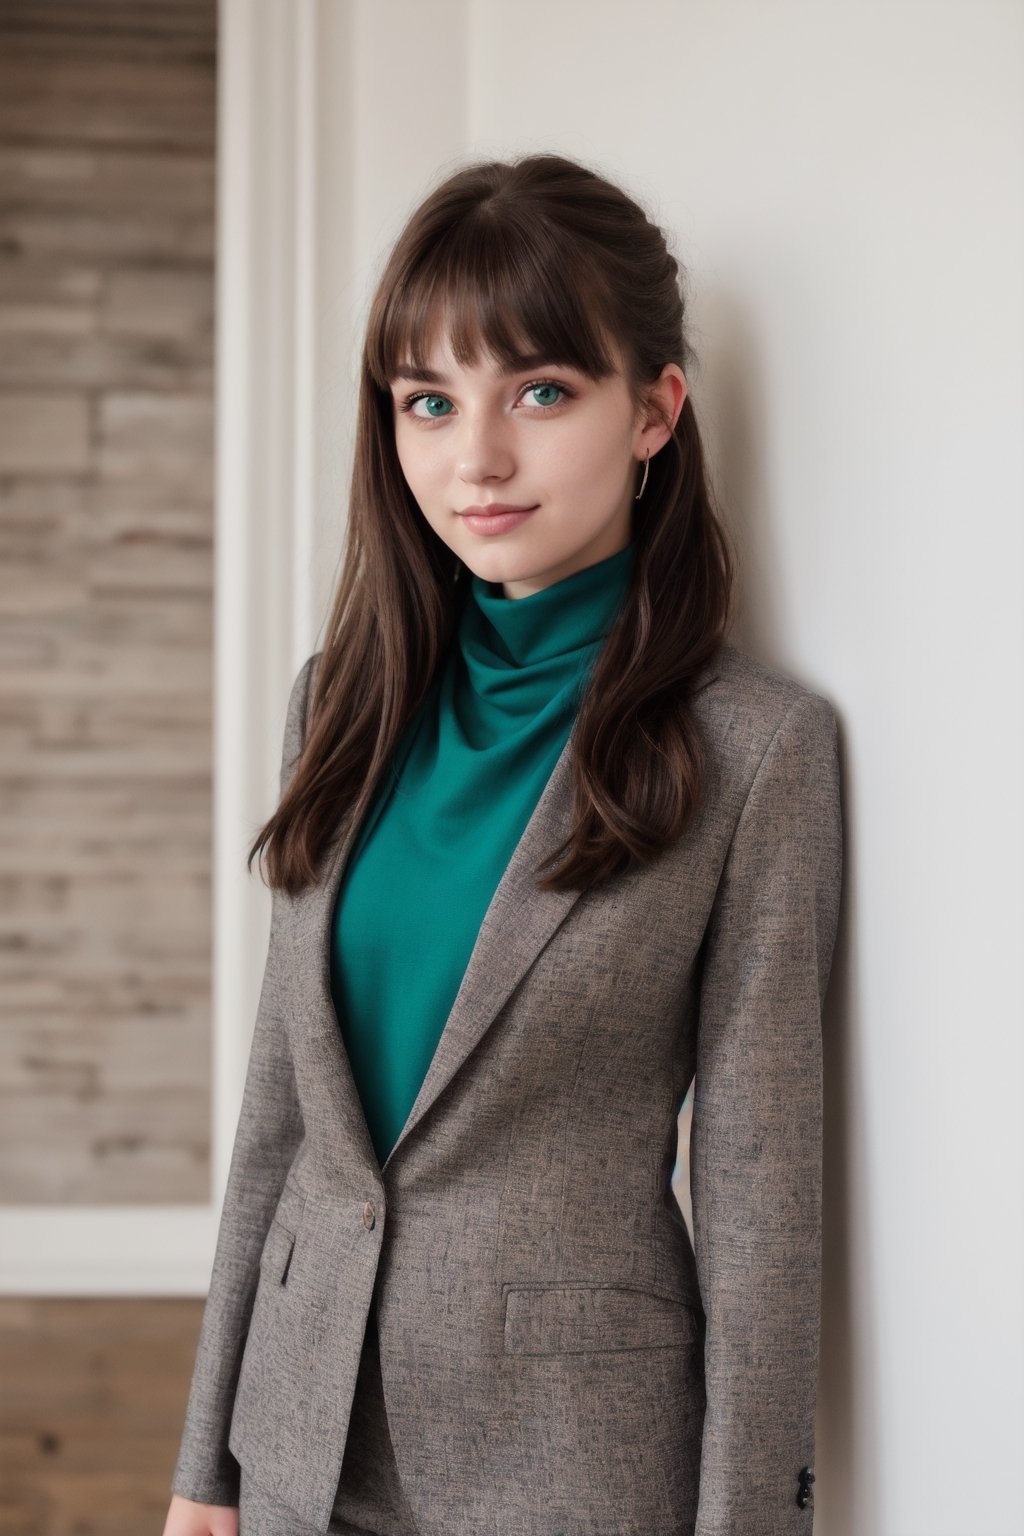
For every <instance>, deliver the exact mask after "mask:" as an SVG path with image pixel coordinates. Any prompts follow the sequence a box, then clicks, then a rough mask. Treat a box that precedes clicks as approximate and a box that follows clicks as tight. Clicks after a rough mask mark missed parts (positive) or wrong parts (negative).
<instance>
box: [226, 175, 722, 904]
mask: <svg viewBox="0 0 1024 1536" xmlns="http://www.w3.org/2000/svg"><path fill="white" fill-rule="evenodd" d="M683 319H684V296H683V285H682V276H681V273H680V269H679V265H678V263H677V261H676V259H675V258H674V257H673V255H672V254H671V253H670V251H669V249H668V245H667V243H666V239H665V235H664V232H663V231H662V230H661V229H660V228H659V227H658V226H657V224H655V223H654V222H653V221H652V220H651V219H650V218H649V217H648V216H647V214H646V213H645V212H644V210H643V209H642V208H641V207H640V206H639V205H638V204H637V203H636V202H634V201H633V199H632V198H630V197H629V196H627V194H626V193H625V192H624V191H622V190H621V189H620V188H619V187H617V186H615V185H614V184H613V183H612V182H610V181H607V180H606V179H605V178H604V177H602V176H600V175H598V174H597V173H595V172H594V171H593V170H590V169H588V168H587V167H586V166H584V165H581V164H579V163H577V162H576V161H574V160H570V159H566V158H564V157H563V156H561V155H553V154H537V155H528V156H524V157H521V158H518V159H515V160H511V161H497V160H490V161H480V162H476V163H472V164H468V165H466V166H464V167H463V168H462V169H460V170H458V171H456V172H455V173H454V174H453V175H451V176H449V177H448V178H447V179H446V180H444V181H443V182H442V183H441V184H440V185H439V186H437V187H436V189H435V190H433V191H432V192H430V194H429V195H428V196H427V197H426V198H425V200H424V201H423V202H422V203H421V204H420V206H419V207H418V208H417V209H416V210H415V212H414V213H413V214H412V216H411V217H410V219H409V221H408V223H407V224H406V226H405V228H404V230H403V231H402V233H401V235H400V236H399V238H398V240H397V241H396V243H395V245H394V247H393V249H392V251H391V253H390V256H389V259H388V261H387V263H386V266H385V268H384V271H383V274H382V276H381V278H380V281H379V283H378V286H377V289H376V293H375V295H374V298H373V302H372V305H371V309H370V314H369V319H368V323H367V332H366V338H365V345H364V348H363V354H362V368H361V378H360V386H359V401H358V421H357V430H356V443H355V454H354V460H353V469H352V480H351V490H350V497H349V510H348V523H347V529H346V535H345V546H344V552H343V559H342V566H341V574H340V577H339V580H338V586H337V591H336V594H335V597H334V601H333V603H332V606H331V613H330V617H329V621H328V625H327V632H326V637H325V640H324V644H323V648H322V652H321V654H320V657H319V663H318V665H317V668H316V670H315V672H314V678H313V683H312V686H311V689H310V697H309V700H308V710H307V721H308V725H307V730H306V736H305V741H304V745H303V749H302V752H301V754H300V756H299V758H298V761H297V763H296V764H295V766H294V769H293V771H292V773H291V777H290V780H289V782H288V784H287V786H286V789H285V791H284V793H283V794H282V796H281V800H280V803H279V805H278V807H277V809H276V811H275V812H274V814H273V815H272V816H271V818H270V819H269V821H267V822H266V824H265V825H264V826H263V827H262V829H261V830H260V832H259V834H258V836H257V838H256V841H255V842H254V844H253V846H252V848H251V850H250V852H249V856H248V863H249V865H250V866H251V863H252V860H253V858H254V857H255V856H256V854H257V853H260V852H261V851H263V850H264V849H266V859H265V863H266V876H265V878H266V881H267V884H268V885H270V886H271V887H272V888H275V889H280V890H284V891H287V892H288V893H289V894H293V895H294V894H296V893H297V892H299V891H300V890H301V889H303V888H304V887H305V886H306V885H307V884H308V883H309V882H311V881H313V880H315V879H316V878H317V874H318V870H319V865H320V862H321V860H322V857H323V854H324V851H325V849H326V847H327V845H328V844H329V843H330V842H331V841H332V840H333V839H334V837H335V836H336V834H337V832H338V830H339V824H340V819H344V818H349V817H351V818H353V819H354V820H355V821H356V822H357V823H358V821H359V820H361V818H362V816H363V814H364V813H365V812H366V811H367V810H368V808H369V806H370V803H371V801H372V799H373V795H374V793H375V790H376V787H377V785H378V783H379V782H380V779H381V775H382V774H384V773H385V772H386V771H387V770H388V767H389V764H390V762H391V759H392V754H393V753H394V751H395V749H396V747H397V745H398V743H399V740H400V738H401V736H402V733H403V731H404V730H405V727H406V725H407V724H408V723H409V722H410V720H411V718H412V716H413V715H414V714H415V712H416V710H417V709H418V707H419V705H420V704H421V703H422V702H423V700H424V698H425V695H426V693H427V692H428V690H429V688H430V685H431V682H432V681H433V679H434V677H435V674H436V672H437V669H438V667H439V666H441V665H443V662H444V659H445V656H446V654H447V652H448V648H449V645H450V644H451V642H452V640H453V637H454V635H455V631H456V629H457V626H458V622H459V616H460V613H461V612H462V608H463V606H464V603H465V600H466V594H467V591H468V589H469V586H470V583H469V581H468V580H466V579H465V578H464V579H462V580H461V581H460V580H459V574H460V566H461V562H460V561H459V560H458V559H457V558H456V557H455V556H454V555H453V552H452V550H451V549H450V548H449V547H448V545H446V544H445V543H444V541H443V540H441V539H440V538H438V536H437V534H436V533H435V532H434V530H433V529H432V528H431V526H430V524H429V523H428V522H427V520H426V519H425V517H424V516H423V514H422V512H421V511H420V508H419V506H418V505H417V503H416V501H415V500H414V498H413V495H412V493H411V491H410V489H409V486H408V484H407V483H406V480H405V477H404V475H403V474H402V470H401V467H400V464H399V461H398V457H397V452H396V448H395V438H394V425H393V415H392V399H391V393H390V381H391V380H392V379H393V378H394V376H395V370H396V368H397V367H398V366H399V364H401V363H405V362H408V361H412V363H413V364H414V365H415V366H416V367H423V366H425V365H426V363H427V359H428V355H429V351H430V348H431V345H432V343H433V342H434V341H435V340H439V339H443V338H447V339H448V341H449V343H450V345H451V349H452V352H453V354H454V356H455V357H456V359H457V360H458V362H459V363H460V364H461V365H463V366H473V365H474V364H475V363H476V362H477V361H478V359H479V358H480V357H481V354H482V353H485V354H489V356H490V357H491V358H493V359H495V360H496V362H497V363H498V364H503V365H505V366H506V367H509V368H520V367H522V366H524V364H523V361H522V360H523V359H524V357H525V356H527V355H528V354H529V353H535V354H536V353H539V354H541V355H543V356H544V358H545V359H547V360H548V361H549V362H550V363H552V364H554V365H557V364H562V365H564V366H572V367H575V368H578V369H580V370H582V371H583V372H584V373H585V374H587V375H589V376H590V377H591V378H593V379H595V380H599V379H602V378H606V377H608V376H609V375H611V374H612V373H613V372H614V371H615V362H614V359H613V354H612V353H611V352H610V350H609V348H608V345H607V342H608V338H612V339H614V341H615V343H617V345H618V348H619V352H620V356H621V359H622V360H623V361H622V366H623V368H624V370H625V371H626V373H627V382H628V385H629V390H630V395H631V398H632V400H633V403H634V405H635V407H636V408H637V409H638V410H645V409H649V408H653V403H652V404H651V406H649V404H648V394H647V391H648V389H649V386H650V385H651V384H652V383H653V382H654V381H655V380H657V379H658V378H659V376H660V374H661V371H662V369H663V367H664V365H665V364H666V363H667V362H674V363H677V364H678V365H679V366H680V368H682V370H683V372H684V374H685V373H687V370H688V367H689V365H690V363H691V358H692V352H691V347H690V344H689V342H688V340H687V337H686V334H685V331H684V324H683ZM663 419H664V418H663ZM667 424H668V421H667V420H666V425H667ZM633 525H634V526H633V542H634V546H635V549H634V561H633V569H632V575H631V580H630V585H629V587H628V590H627V592H626V595H625V598H624V602H623V604H622V606H621V608H620V611H619V613H618V615H617V617H616V619H615V621H614V622H613V624H612V627H611V629H610V630H609V632H608V634H607V637H606V639H605V641H604V644H603V646H602V648H601V651H600V653H599V655H598V658H597V661H596V663H595V664H594V666H593V669H592V672H591V674H590V678H589V682H588V685H587V688H586V691H585V693H584V694H583V696H582V698H581V701H580V704H579V708H578V711H577V715H576V719H575V721H574V727H573V730H574V734H573V749H574V750H573V754H572V778H573V823H574V824H573V826H572V831H571V834H570V836H569V837H568V838H567V839H566V841H564V842H563V843H562V844H561V845H560V847H559V848H558V849H557V850H556V853H555V855H554V856H553V858H552V859H551V860H548V861H546V865H545V869H546V873H541V871H539V870H538V871H536V872H535V873H536V875H537V884H538V886H539V887H540V888H543V889H547V890H562V889H570V888H571V889H578V890H585V889H587V888H588V887H589V886H592V885H595V884H597V883H599V882H601V881H604V880H606V879H608V878H609V877H611V876H613V875H615V874H617V873H619V872H620V871H623V870H625V869H627V868H629V867H631V866H635V865H638V864H644V863H647V862H649V861H650V860H652V859H654V858H655V857H656V856H657V855H658V854H659V852H661V850H663V849H664V848H665V847H666V846H668V845H669V844H671V843H672V842H674V841H675V840H676V839H677V838H679V837H680V836H681V834H682V833H684V832H685V831H686V830H687V828H688V827H689V826H690V825H691V823H692V821H693V819H694V818H695V816H696V814H697V811H698V808H699V806H700V803H701V798H702V793H703V781H704V774H705V767H706V763H705V752H704V747H703V743H702V740H701V736H700V732H699V730H698V728H697V724H696V720H695V718H694V712H693V706H692V695H693V683H694V680H695V678H696V676H697V674H698V673H699V672H700V671H701V670H702V668H704V667H705V666H706V664H707V663H708V662H710V661H712V660H713V658H714V656H715V654H716V652H717V650H718V648H719V646H720V645H721V643H722V642H723V640H724V639H725V638H726V637H727V631H728V627H729V624H730V622H731V617H732V615H731V604H732V591H733V582H734V570H735V559H734V555H733V553H732V549H731V541H730V539H729V537H728V535H727V533H726V531H725V529H724V527H723V525H722V523H721V522H720V520H719V518H718V516H717V514H716V511H715V507H714V504H713V496H712V490H711V485H710V481H709V477H708V473H707V466H706V461H705V454H704V450H703V446H702V443H701V438H700V433H699V431H698V427H697V417H696V414H695V412H694V406H693V400H692V396H691V394H690V392H689V391H687V395H686V398H685V400H684V402H683V407H682V411H681V412H680V415H679V418H678V420H677V422H676V424H675V427H674V428H673V430H672V434H671V436H670V437H669V439H668V441H667V442H666V444H665V445H664V447H663V448H662V449H661V450H660V451H659V452H658V453H657V454H655V455H654V456H653V457H652V458H651V460H650V464H649V471H648V483H647V486H646V487H645V490H644V495H643V498H642V500H641V501H640V502H636V503H634V505H633ZM559 860H560V861H561V862H558V861H559ZM548 865H553V866H554V867H553V868H548V867H547V866H548Z"/></svg>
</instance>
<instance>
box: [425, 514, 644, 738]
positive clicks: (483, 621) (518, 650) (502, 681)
mask: <svg viewBox="0 0 1024 1536" xmlns="http://www.w3.org/2000/svg"><path fill="white" fill-rule="evenodd" d="M634 553H635V551H634V546H633V545H632V544H627V545H626V546H625V548H624V549H621V550H619V551H618V552H617V553H615V554H613V555H609V556H607V557H606V558H605V559H603V560H599V561H597V562H596V563H595V564H594V565H589V566H585V567H584V568H583V569H582V570H579V571H574V572H573V573H572V574H571V575H570V576H565V577H563V578H562V579H561V580H560V581H556V582H553V583H551V585H550V586H547V587H543V588H542V589H541V590H540V591H539V592H532V593H530V594H529V595H528V596H527V597H516V598H512V597H506V596H505V595H504V592H503V590H502V586H501V583H500V582H491V581H485V580H484V579H483V578H482V577H480V576H478V575H476V574H475V573H474V574H473V576H472V578H471V583H470V593H469V596H468V598H467V601H466V606H465V609H464V610H463V613H462V617H461V620H460V623H459V628H458V633H457V647H458V652H459V657H458V659H459V662H460V665H458V666H456V667H450V668H449V676H448V678H447V679H446V681H447V683H448V703H449V707H451V708H452V709H453V710H454V712H455V714H456V716H457V718H458V720H459V722H460V724H461V726H462V728H463V730H464V731H465V732H466V735H467V739H468V742H469V744H470V745H472V746H475V747H477V748H478V749H486V748H487V747H488V746H491V745H497V744H498V743H499V742H504V743H505V745H506V746H507V745H508V744H509V737H510V736H515V735H516V734H517V733H518V732H521V731H524V730H525V731H528V730H530V728H531V727H530V722H531V721H533V722H534V723H536V721H537V717H538V716H543V715H545V714H546V713H550V714H551V715H552V716H557V715H559V714H560V713H562V711H563V709H564V707H565V706H566V705H567V704H569V703H570V701H575V697H576V695H577V694H578V693H579V692H582V689H583V687H584V686H585V684H586V681H587V677H588V675H589V671H590V666H591V664H592V663H593V662H594V661H595V660H596V659H597V654H598V652H599V651H600V649H601V647H602V645H603V643H604V640H605V638H606V636H607V633H608V630H609V629H610V628H611V626H612V624H613V622H614V620H615V618H616V616H617V615H618V612H619V609H620V607H621V606H622V601H623V598H624V596H625V592H626V588H627V586H628V584H629V580H630V576H631V574H632V569H633V561H634Z"/></svg>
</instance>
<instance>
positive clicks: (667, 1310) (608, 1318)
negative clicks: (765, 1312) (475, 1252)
mask: <svg viewBox="0 0 1024 1536" xmlns="http://www.w3.org/2000/svg"><path fill="white" fill-rule="evenodd" d="M502 1291H503V1295H504V1305H505V1311H504V1345H505V1353H506V1354H507V1355H562V1354H582V1353H584V1352H588V1351H592V1350H622V1349H672V1348H692V1346H693V1342H694V1339H695V1337H696V1335H697V1333H698V1332H699V1329H700V1317H699V1314H698V1312H697V1310H696V1309H695V1308H694V1307H693V1306H691V1305H690V1304H689V1303H688V1302H686V1301H684V1300H677V1299H675V1298H673V1297H670V1296H657V1295H655V1294H654V1293H653V1292H651V1291H641V1290H635V1289H632V1288H631V1287H629V1286H617V1285H543V1286H538V1285H522V1286H520V1285H505V1286H503V1287H502Z"/></svg>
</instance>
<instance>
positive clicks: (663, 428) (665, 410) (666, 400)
mask: <svg viewBox="0 0 1024 1536" xmlns="http://www.w3.org/2000/svg"><path fill="white" fill-rule="evenodd" d="M686 393H687V383H686V375H685V374H684V373H683V370H682V369H681V368H680V367H679V365H678V363H666V364H665V366H664V368H663V369H662V370H661V373H660V375H659V377H658V378H657V379H655V381H654V383H653V384H651V385H649V386H648V389H647V410H646V412H645V419H642V420H641V421H640V422H639V423H638V425H637V430H636V432H635V434H634V438H633V452H634V455H635V457H636V458H637V459H644V458H646V456H647V454H648V452H650V455H651V458H653V457H654V455H655V454H656V453H657V452H658V450H659V449H661V448H664V446H665V444H666V443H667V442H668V440H669V438H670V437H671V435H672V433H673V431H674V430H675V425H676V422H677V421H678V420H679V413H680V411H681V410H682V408H683V401H684V400H685V399H686Z"/></svg>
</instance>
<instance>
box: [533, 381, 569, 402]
mask: <svg viewBox="0 0 1024 1536" xmlns="http://www.w3.org/2000/svg"><path fill="white" fill-rule="evenodd" d="M561 387H562V386H561V385H560V384H531V385H530V388H529V391H528V393H529V394H531V395H541V394H543V393H544V391H545V390H547V392H548V394H549V396H550V395H552V394H557V393H558V391H559V390H560V389H561ZM541 404H542V405H557V404H558V401H557V399H556V400H552V399H550V398H549V399H547V400H542V401H541Z"/></svg>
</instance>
